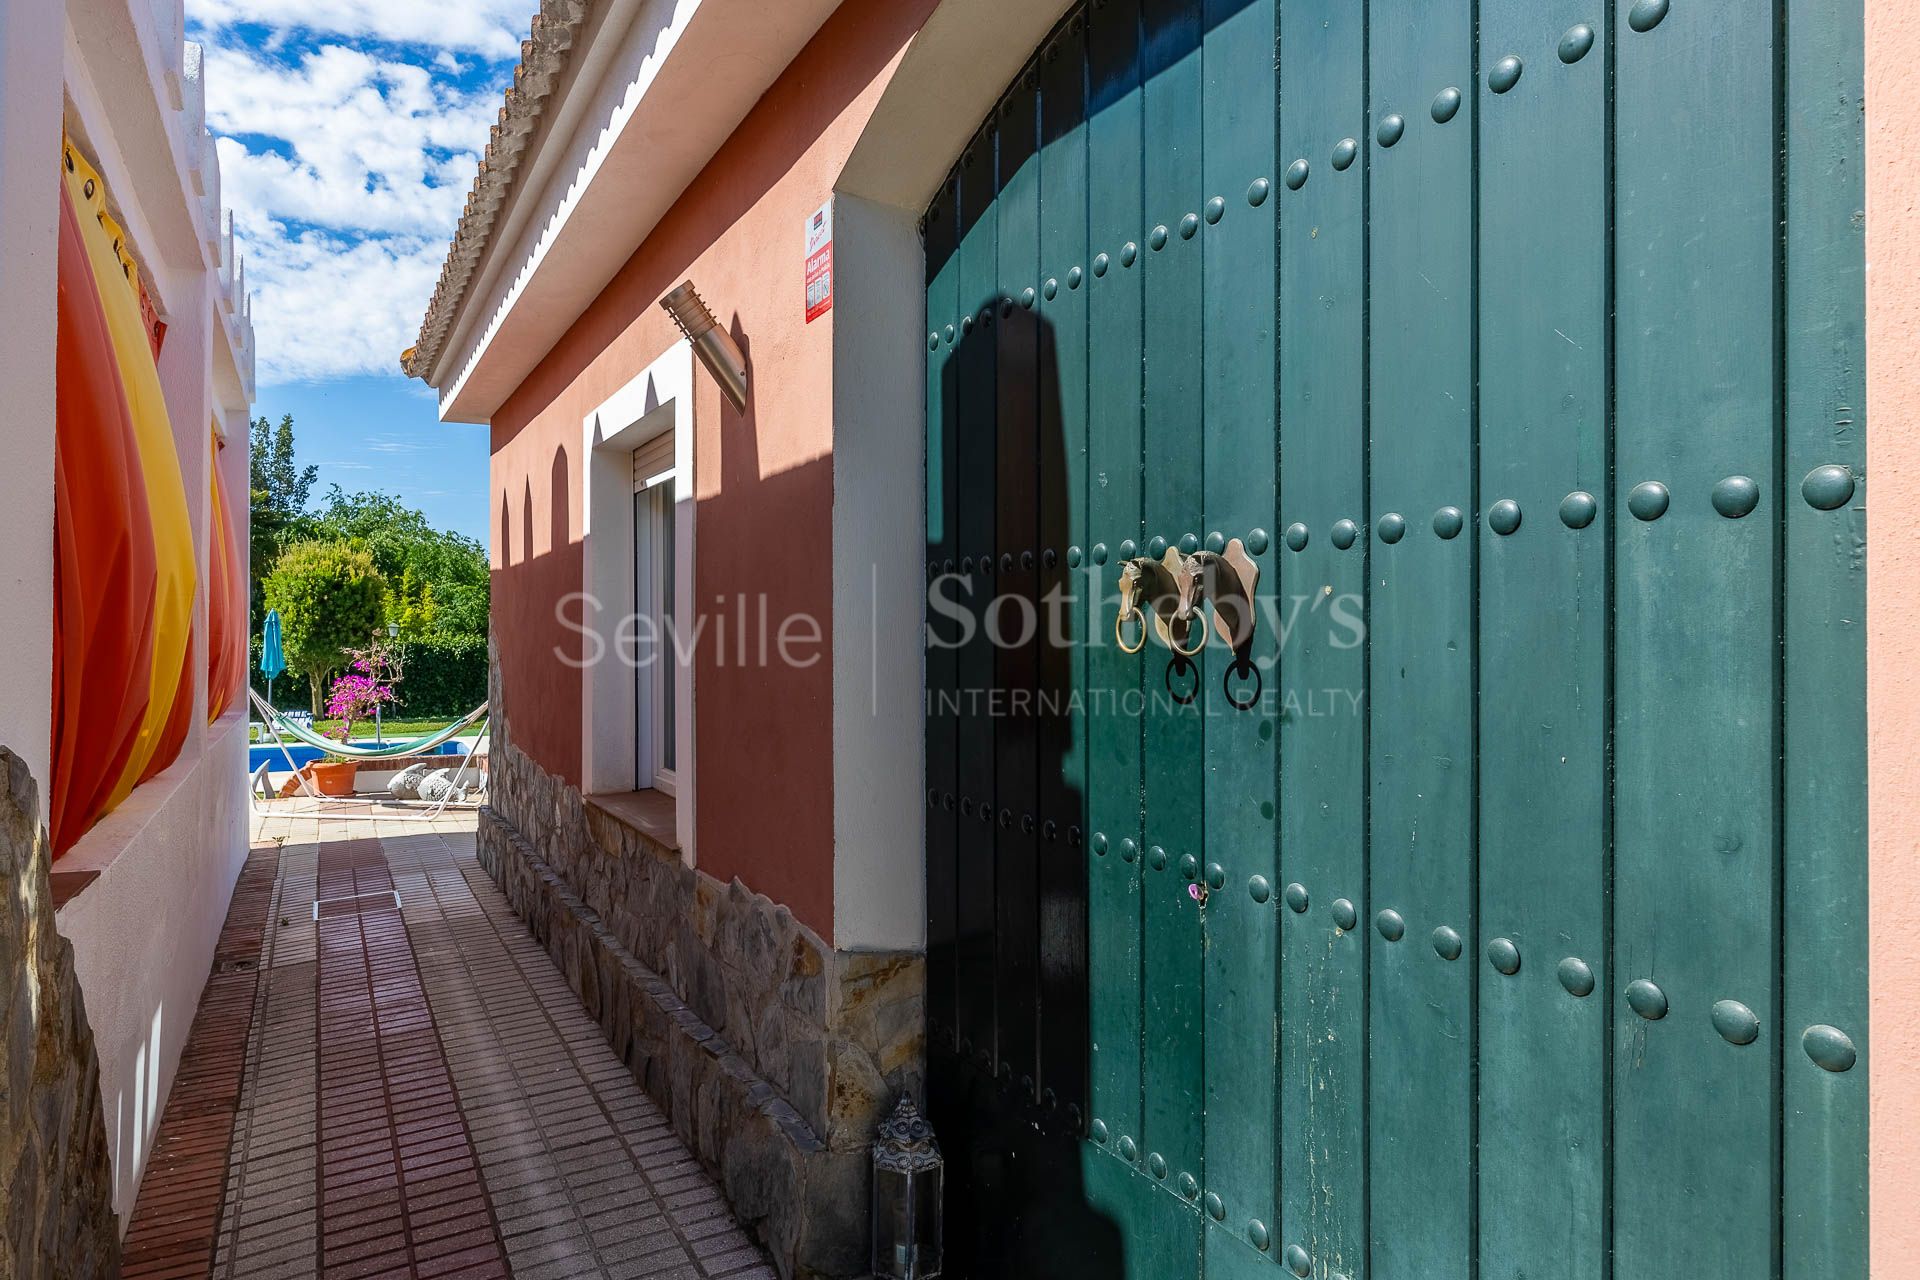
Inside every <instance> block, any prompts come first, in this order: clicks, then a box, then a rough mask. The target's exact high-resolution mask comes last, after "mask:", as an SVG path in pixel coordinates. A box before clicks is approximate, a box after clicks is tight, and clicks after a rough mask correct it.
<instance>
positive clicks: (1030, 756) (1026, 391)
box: [986, 67, 1040, 1101]
mask: <svg viewBox="0 0 1920 1280" xmlns="http://www.w3.org/2000/svg"><path fill="white" fill-rule="evenodd" d="M1038 90H1039V73H1038V71H1037V70H1036V69H1034V68H1032V67H1029V68H1028V69H1027V70H1026V71H1025V72H1023V73H1022V75H1021V77H1020V80H1019V81H1018V82H1017V83H1016V84H1015V86H1014V88H1013V90H1012V91H1011V92H1010V93H1009V94H1008V95H1007V97H1006V99H1005V100H1004V101H1003V102H1002V103H1001V105H1000V111H999V119H998V120H997V121H996V122H995V126H996V128H997V131H998V135H999V144H998V166H999V175H1000V194H999V197H998V199H996V200H995V201H994V211H995V213H996V215H997V216H998V218H999V222H1000V230H999V250H1000V263H999V282H998V287H997V289H996V290H995V294H996V307H997V310H996V313H995V315H994V319H993V328H994V332H995V335H996V344H995V347H996V356H997V359H998V367H997V369H996V371H995V388H996V391H997V397H998V398H997V404H998V414H999V418H998V426H999V453H998V463H999V473H998V477H997V480H996V488H995V493H994V512H995V518H996V534H995V541H996V553H997V554H996V564H995V566H994V572H993V594H994V597H995V603H994V605H993V606H992V612H991V613H990V614H989V615H988V634H989V636H990V638H991V641H992V644H993V646H994V684H995V693H996V695H997V697H996V699H995V703H994V705H993V706H992V707H990V708H988V709H987V711H986V714H987V715H988V716H989V718H990V719H991V720H992V721H993V729H994V776H995V785H996V803H997V804H998V806H999V811H998V813H997V815H996V818H995V827H996V835H995V840H994V892H995V898H996V904H995V912H994V914H995V932H996V936H997V939H998V944H997V946H996V948H995V970H994V973H995V981H996V982H997V983H998V984H999V988H1000V990H999V993H998V999H999V1010H1000V1013H999V1025H998V1032H999V1045H1000V1053H999V1061H998V1063H997V1064H996V1065H997V1069H998V1071H999V1074H1000V1078H1001V1081H1002V1083H1005V1084H1009V1085H1011V1086H1013V1087H1015V1088H1017V1089H1018V1090H1019V1094H1020V1096H1022V1097H1025V1098H1026V1099H1027V1100H1028V1101H1032V1100H1033V1099H1034V1097H1035V1090H1036V1088H1037V1079H1038V1076H1039V1073H1040V1061H1039V1050H1040V948H1039V918H1038V903H1039V895H1040V880H1039V869H1038V863H1037V858H1038V852H1039V850H1038V843H1039V842H1038V838H1037V837H1038V826H1039V819H1038V818H1037V816H1036V814H1035V810H1037V809H1038V808H1039V795H1038V783H1039V767H1040V761H1039V741H1038V721H1037V718H1036V716H1035V714H1034V704H1033V698H1034V693H1035V691H1036V689H1037V687H1038V683H1039V645H1038V637H1037V634H1036V632H1035V630H1034V628H1033V625H1032V620H1033V617H1034V608H1035V605H1034V601H1035V598H1036V596H1037V594H1038V591H1037V588H1038V584H1039V574H1038V561H1037V558H1038V555H1039V550H1038V547H1037V545H1036V544H1037V542H1038V539H1039V517H1040V494H1039V484H1040V451H1039V445H1038V439H1037V433H1038V430H1039V421H1038V415H1039V407H1040V380H1039V370H1038V365H1037V361H1038V358H1039V351H1040V342H1039V327H1038V324H1037V321H1036V317H1035V314H1034V308H1035V306H1036V305H1037V299H1038V289H1037V286H1036V282H1035V276H1036V274H1037V272H1038V271H1039V266H1040V158H1039V156H1038V154H1037V151H1036V145H1035V143H1036V135H1035V128H1036V120H1037V115H1038V111H1039V103H1038Z"/></svg>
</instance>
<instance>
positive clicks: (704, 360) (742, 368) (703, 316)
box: [660, 280, 747, 413]
mask: <svg viewBox="0 0 1920 1280" xmlns="http://www.w3.org/2000/svg"><path fill="white" fill-rule="evenodd" d="M660 305H661V306H663V307H665V308H666V309H667V314H668V315H670V316H672V317H673V322H674V324H676V325H678V326H679V327H680V332H681V333H683V334H685V335H686V336H687V341H688V342H691V343H692V344H693V349H694V351H695V352H696V353H698V355H699V356H700V363H701V364H703V365H705V366H707V372H708V373H711V374H712V375H713V377H714V381H716V382H718V383H719V384H720V389H721V390H722V391H724V392H726V393H727V399H729V400H731V401H733V407H734V408H735V409H738V410H739V411H740V412H741V413H745V412H746V411H747V358H746V356H744V355H742V354H741V352H740V347H739V344H738V343H736V342H734V340H733V335H732V334H730V333H728V332H727V331H726V330H725V329H722V328H721V327H720V326H719V325H718V324H717V323H715V321H714V318H713V312H711V311H709V310H708V309H707V304H706V303H705V302H702V301H701V300H700V295H699V294H698V293H696V292H694V288H693V281H691V280H687V281H683V282H682V283H681V285H680V287H679V288H677V289H675V290H674V291H673V292H672V293H669V294H668V295H667V296H666V297H664V298H662V299H660Z"/></svg>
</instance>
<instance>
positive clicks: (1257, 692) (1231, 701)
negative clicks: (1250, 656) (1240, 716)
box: [1220, 658, 1266, 711]
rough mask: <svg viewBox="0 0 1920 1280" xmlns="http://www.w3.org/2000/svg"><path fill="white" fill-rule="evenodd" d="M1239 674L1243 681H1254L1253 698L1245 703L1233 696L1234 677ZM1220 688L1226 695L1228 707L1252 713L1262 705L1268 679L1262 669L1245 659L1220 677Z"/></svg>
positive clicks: (1230, 667)
mask: <svg viewBox="0 0 1920 1280" xmlns="http://www.w3.org/2000/svg"><path fill="white" fill-rule="evenodd" d="M1236 672H1238V673H1239V675H1240V678H1241V679H1243V680H1244V679H1251V680H1252V681H1253V696H1252V697H1251V698H1248V699H1247V700H1246V701H1245V702H1242V701H1240V699H1238V698H1236V697H1234V696H1233V677H1234V674H1235V673H1236ZM1220 688H1221V691H1222V692H1223V693H1225V694H1226V698H1227V705H1228V706H1230V707H1232V708H1233V709H1234V710H1235V711H1251V710H1253V709H1254V708H1255V707H1256V706H1258V705H1260V697H1261V695H1262V693H1264V692H1265V690H1266V677H1265V676H1263V675H1261V674H1260V668H1259V667H1257V666H1255V665H1254V664H1253V663H1252V662H1250V661H1248V660H1247V659H1245V658H1241V659H1240V660H1239V661H1238V662H1235V663H1234V664H1233V665H1231V666H1229V667H1228V668H1227V669H1226V672H1225V673H1224V674H1223V675H1222V676H1221V677H1220Z"/></svg>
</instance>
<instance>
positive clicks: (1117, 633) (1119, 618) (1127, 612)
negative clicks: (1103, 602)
mask: <svg viewBox="0 0 1920 1280" xmlns="http://www.w3.org/2000/svg"><path fill="white" fill-rule="evenodd" d="M1136 619H1137V620H1138V621H1139V623H1140V639H1139V640H1138V641H1136V642H1135V643H1133V644H1128V643H1127V635H1126V627H1127V623H1129V622H1132V621H1134V620H1136ZM1113 640H1114V643H1115V644H1117V645H1119V646H1120V652H1122V653H1126V654H1134V653H1138V652H1140V651H1141V650H1142V649H1144V648H1146V647H1147V619H1146V615H1145V614H1143V613H1141V612H1140V606H1139V605H1137V604H1134V603H1133V602H1132V601H1131V600H1127V599H1125V598H1122V599H1121V601H1120V612H1119V613H1117V614H1115V615H1114V618H1113Z"/></svg>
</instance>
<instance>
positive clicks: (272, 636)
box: [260, 609, 287, 706]
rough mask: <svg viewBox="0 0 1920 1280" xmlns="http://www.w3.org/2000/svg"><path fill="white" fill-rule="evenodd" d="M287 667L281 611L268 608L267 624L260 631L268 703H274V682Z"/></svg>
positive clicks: (262, 673) (262, 671) (261, 671)
mask: <svg viewBox="0 0 1920 1280" xmlns="http://www.w3.org/2000/svg"><path fill="white" fill-rule="evenodd" d="M286 669H287V655H286V654H284V653H282V652H281V651H280V611H279V610H278V609H269V610H267V621H266V625H265V626H264V627H262V628H261V631H260V674H261V675H263V676H265V677H266V678H267V704H268V705H269V706H271V705H272V704H273V682H274V680H275V679H277V678H278V677H279V676H280V674H281V673H282V672H284V671H285V670H286Z"/></svg>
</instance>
